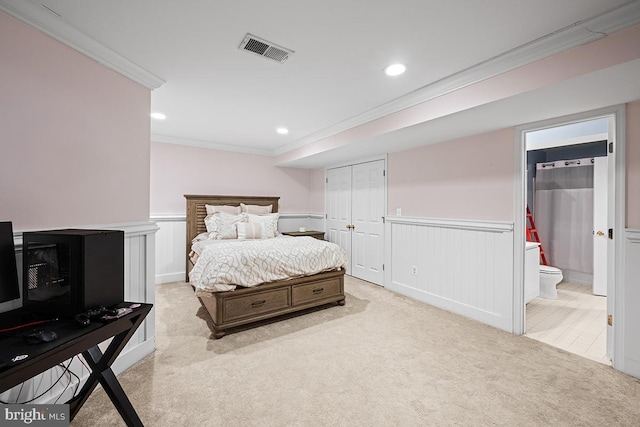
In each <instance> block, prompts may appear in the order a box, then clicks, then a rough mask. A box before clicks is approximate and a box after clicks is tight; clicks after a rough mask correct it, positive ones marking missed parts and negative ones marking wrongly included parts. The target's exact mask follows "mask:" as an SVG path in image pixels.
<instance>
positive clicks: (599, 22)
mask: <svg viewBox="0 0 640 427" xmlns="http://www.w3.org/2000/svg"><path fill="white" fill-rule="evenodd" d="M638 22H640V0H634V1H631V2H628V3H626V4H625V5H623V6H621V7H619V8H617V9H613V10H610V11H609V12H606V13H604V14H601V15H598V16H596V17H593V18H590V19H587V20H584V21H579V22H577V23H574V24H572V25H569V26H567V27H565V28H562V29H560V30H558V31H555V32H553V33H550V34H547V35H546V36H543V37H540V38H538V39H536V40H533V41H531V42H529V43H525V44H523V45H521V46H518V47H516V48H513V49H511V50H509V51H506V52H504V53H502V54H500V55H497V56H495V57H493V58H490V59H488V60H486V61H483V62H481V63H479V64H476V65H473V66H471V67H469V68H467V69H464V70H462V71H460V72H458V73H455V74H452V75H450V76H447V77H445V78H443V79H440V80H438V81H435V82H433V83H430V84H428V85H426V86H423V87H421V88H419V89H417V90H415V91H413V92H411V93H409V94H407V95H405V96H402V97H400V98H397V99H395V100H393V101H390V102H387V103H385V104H382V105H380V106H378V107H376V108H373V109H371V110H369V111H367V112H365V113H362V114H359V115H357V116H354V117H352V118H350V119H347V120H344V121H342V122H340V123H337V124H335V125H333V126H329V127H327V128H325V129H322V130H320V131H318V132H314V133H312V134H309V135H307V136H305V137H303V138H300V139H298V140H296V141H293V142H291V143H288V144H286V145H283V146H281V147H279V148H278V149H277V150H275V151H274V154H275V155H281V154H284V153H286V152H288V151H291V150H294V149H296V148H300V147H303V146H305V145H308V144H311V143H313V142H316V141H319V140H321V139H324V138H327V137H329V136H332V135H335V134H338V133H340V132H344V131H346V130H348V129H351V128H354V127H357V126H360V125H363V124H365V123H368V122H370V121H373V120H376V119H379V118H381V117H384V116H387V115H389V114H393V113H396V112H398V111H401V110H404V109H407V108H410V107H413V106H415V105H418V104H421V103H423V102H427V101H430V100H432V99H435V98H438V97H440V96H443V95H446V94H448V93H451V92H454V91H456V90H459V89H462V88H464V87H467V86H471V85H473V84H475V83H478V82H481V81H483V80H486V79H488V78H491V77H495V76H497V75H499V74H502V73H505V72H507V71H511V70H514V69H516V68H518V67H521V66H524V65H527V64H530V63H532V62H535V61H537V60H540V59H543V58H546V57H548V56H551V55H554V54H557V53H560V52H562V51H564V50H566V49H569V48H572V47H576V46H580V45H582V44H586V43H589V42H592V41H595V40H597V39H600V38H603V37H606V36H608V35H609V34H612V33H615V32H616V31H619V30H622V29H624V28H627V27H630V26H632V25H635V24H637V23H638Z"/></svg>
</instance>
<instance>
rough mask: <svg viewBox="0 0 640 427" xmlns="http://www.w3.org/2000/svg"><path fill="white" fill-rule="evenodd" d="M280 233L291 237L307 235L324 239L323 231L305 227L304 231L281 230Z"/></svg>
mask: <svg viewBox="0 0 640 427" xmlns="http://www.w3.org/2000/svg"><path fill="white" fill-rule="evenodd" d="M300 228H304V227H300ZM282 234H284V235H285V236H293V237H302V236H309V237H315V238H316V239H318V240H324V231H316V230H307V229H305V231H283V232H282Z"/></svg>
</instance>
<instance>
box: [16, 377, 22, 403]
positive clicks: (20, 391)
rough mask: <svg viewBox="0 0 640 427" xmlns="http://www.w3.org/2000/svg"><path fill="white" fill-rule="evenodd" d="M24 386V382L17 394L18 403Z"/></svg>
mask: <svg viewBox="0 0 640 427" xmlns="http://www.w3.org/2000/svg"><path fill="white" fill-rule="evenodd" d="M22 387H24V382H23V383H22V384H20V390H18V395H17V396H16V403H18V399H20V394H21V393H22Z"/></svg>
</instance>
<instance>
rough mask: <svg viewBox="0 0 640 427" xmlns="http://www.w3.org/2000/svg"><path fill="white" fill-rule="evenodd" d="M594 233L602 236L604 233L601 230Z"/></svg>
mask: <svg viewBox="0 0 640 427" xmlns="http://www.w3.org/2000/svg"><path fill="white" fill-rule="evenodd" d="M596 234H597V235H598V236H604V233H603V232H602V231H598V232H597V233H596Z"/></svg>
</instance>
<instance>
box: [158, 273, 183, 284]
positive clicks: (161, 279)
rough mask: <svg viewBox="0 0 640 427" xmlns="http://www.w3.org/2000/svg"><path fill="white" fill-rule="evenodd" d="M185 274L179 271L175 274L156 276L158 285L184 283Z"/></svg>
mask: <svg viewBox="0 0 640 427" xmlns="http://www.w3.org/2000/svg"><path fill="white" fill-rule="evenodd" d="M184 279H185V272H184V271H178V272H175V273H167V274H156V285H162V284H164V283H173V282H184Z"/></svg>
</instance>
